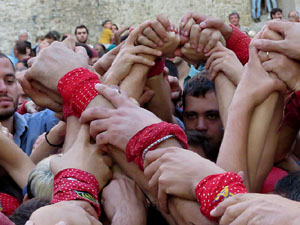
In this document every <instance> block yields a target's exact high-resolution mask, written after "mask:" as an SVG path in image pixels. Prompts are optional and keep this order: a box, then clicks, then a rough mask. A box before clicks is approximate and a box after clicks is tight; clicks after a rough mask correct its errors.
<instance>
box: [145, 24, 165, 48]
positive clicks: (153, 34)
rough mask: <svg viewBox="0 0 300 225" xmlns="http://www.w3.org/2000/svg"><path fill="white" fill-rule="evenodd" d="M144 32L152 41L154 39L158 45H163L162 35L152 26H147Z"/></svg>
mask: <svg viewBox="0 0 300 225" xmlns="http://www.w3.org/2000/svg"><path fill="white" fill-rule="evenodd" d="M143 34H144V35H145V36H146V37H147V38H148V39H149V40H151V41H153V42H154V43H155V44H156V45H157V46H159V47H161V46H163V41H162V40H161V39H160V37H159V36H158V35H157V33H156V32H155V31H154V30H153V29H152V28H150V27H147V28H146V29H145V30H144V31H143Z"/></svg>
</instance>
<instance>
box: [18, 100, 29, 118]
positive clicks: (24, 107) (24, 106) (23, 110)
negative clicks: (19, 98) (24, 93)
mask: <svg viewBox="0 0 300 225" xmlns="http://www.w3.org/2000/svg"><path fill="white" fill-rule="evenodd" d="M27 102H28V101H25V102H23V104H22V106H21V107H20V108H19V109H18V111H17V112H18V113H20V114H21V115H23V114H25V113H27V109H26V103H27Z"/></svg>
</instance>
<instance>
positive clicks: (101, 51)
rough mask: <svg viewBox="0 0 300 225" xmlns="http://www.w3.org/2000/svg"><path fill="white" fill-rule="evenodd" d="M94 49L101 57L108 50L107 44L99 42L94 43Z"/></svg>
mask: <svg viewBox="0 0 300 225" xmlns="http://www.w3.org/2000/svg"><path fill="white" fill-rule="evenodd" d="M94 50H95V51H96V52H97V53H98V55H99V58H101V57H102V56H103V55H104V54H105V53H106V52H107V51H106V48H105V46H104V45H103V44H99V43H96V44H95V45H94Z"/></svg>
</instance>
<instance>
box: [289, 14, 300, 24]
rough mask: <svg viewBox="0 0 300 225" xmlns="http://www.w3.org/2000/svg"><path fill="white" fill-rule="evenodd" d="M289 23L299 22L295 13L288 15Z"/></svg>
mask: <svg viewBox="0 0 300 225" xmlns="http://www.w3.org/2000/svg"><path fill="white" fill-rule="evenodd" d="M289 21H290V22H299V17H298V16H297V13H296V12H291V13H290V15H289Z"/></svg>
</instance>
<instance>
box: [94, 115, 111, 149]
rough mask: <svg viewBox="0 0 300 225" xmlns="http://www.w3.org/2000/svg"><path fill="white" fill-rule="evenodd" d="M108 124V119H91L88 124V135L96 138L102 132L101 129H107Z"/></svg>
mask: <svg viewBox="0 0 300 225" xmlns="http://www.w3.org/2000/svg"><path fill="white" fill-rule="evenodd" d="M108 124H109V119H97V120H93V121H92V122H91V124H90V135H91V136H92V137H94V138H96V136H97V135H98V134H100V133H102V132H103V131H107V129H108ZM98 144H99V143H98ZM105 144H106V143H105Z"/></svg>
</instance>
